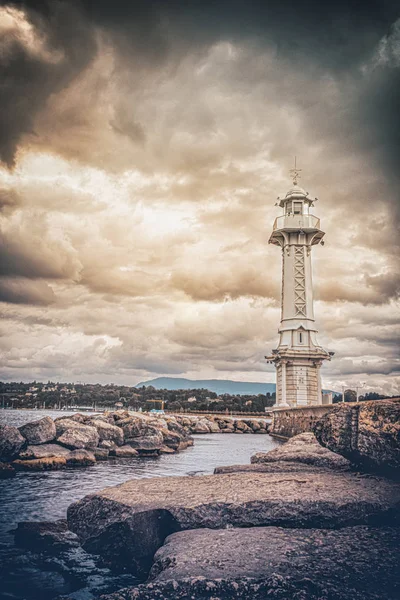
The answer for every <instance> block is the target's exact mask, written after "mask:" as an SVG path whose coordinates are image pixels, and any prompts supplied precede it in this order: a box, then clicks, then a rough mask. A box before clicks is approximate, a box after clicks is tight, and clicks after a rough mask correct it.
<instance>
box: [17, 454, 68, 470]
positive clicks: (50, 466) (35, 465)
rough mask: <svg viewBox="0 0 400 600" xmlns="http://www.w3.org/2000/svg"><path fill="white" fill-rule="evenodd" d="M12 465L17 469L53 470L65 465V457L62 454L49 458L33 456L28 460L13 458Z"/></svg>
mask: <svg viewBox="0 0 400 600" xmlns="http://www.w3.org/2000/svg"><path fill="white" fill-rule="evenodd" d="M12 466H13V467H14V468H15V469H17V471H55V470H56V469H63V468H64V467H66V466H67V459H66V458H65V457H63V456H51V457H49V458H34V459H30V460H21V459H17V460H14V461H13V463H12Z"/></svg>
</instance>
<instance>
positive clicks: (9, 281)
mask: <svg viewBox="0 0 400 600" xmlns="http://www.w3.org/2000/svg"><path fill="white" fill-rule="evenodd" d="M55 299H56V297H55V294H54V292H53V290H52V288H51V287H50V286H49V285H47V283H45V282H44V281H30V280H29V279H25V278H11V277H5V278H1V279H0V302H9V303H11V304H29V305H34V306H48V305H49V304H52V303H53V302H54V301H55Z"/></svg>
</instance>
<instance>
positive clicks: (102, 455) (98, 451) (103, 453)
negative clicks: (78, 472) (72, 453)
mask: <svg viewBox="0 0 400 600" xmlns="http://www.w3.org/2000/svg"><path fill="white" fill-rule="evenodd" d="M93 454H94V456H95V459H96V461H98V460H107V459H108V457H109V455H110V451H109V450H107V449H106V448H95V449H94V450H93Z"/></svg>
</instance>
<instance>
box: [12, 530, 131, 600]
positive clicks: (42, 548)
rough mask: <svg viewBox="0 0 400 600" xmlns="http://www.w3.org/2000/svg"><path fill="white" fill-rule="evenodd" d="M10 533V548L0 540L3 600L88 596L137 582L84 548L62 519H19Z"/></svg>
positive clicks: (74, 599) (88, 599) (83, 599)
mask: <svg viewBox="0 0 400 600" xmlns="http://www.w3.org/2000/svg"><path fill="white" fill-rule="evenodd" d="M14 535H15V540H16V546H15V547H14V548H12V549H10V548H8V547H7V546H5V545H3V544H1V543H0V560H1V565H2V569H1V570H0V590H4V592H5V595H4V598H5V599H7V600H9V599H10V600H11V599H14V598H19V599H24V600H53V599H54V598H56V597H57V598H69V599H71V600H91V599H92V598H98V597H99V596H100V595H102V594H105V593H110V592H113V591H116V590H118V589H120V588H122V587H126V586H128V585H129V586H133V585H135V584H137V583H138V580H137V579H136V578H135V577H133V576H132V575H131V574H129V573H113V572H111V571H110V570H109V569H107V568H106V567H104V565H102V564H101V562H100V561H99V559H98V557H96V556H93V555H90V554H88V553H87V552H85V551H84V550H83V549H82V548H81V547H80V545H79V543H78V541H77V537H76V536H75V535H74V534H73V533H72V532H71V531H69V530H68V528H67V524H66V521H65V520H61V521H55V522H26V523H20V524H19V526H18V528H17V530H16V531H15V532H14ZM6 590H7V592H6ZM1 597H2V598H3V596H1Z"/></svg>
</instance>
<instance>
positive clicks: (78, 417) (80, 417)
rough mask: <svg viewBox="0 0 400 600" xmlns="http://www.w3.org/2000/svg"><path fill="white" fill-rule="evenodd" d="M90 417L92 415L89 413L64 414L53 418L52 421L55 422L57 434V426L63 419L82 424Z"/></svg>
mask: <svg viewBox="0 0 400 600" xmlns="http://www.w3.org/2000/svg"><path fill="white" fill-rule="evenodd" d="M91 418H92V417H91V416H90V415H82V414H81V413H75V414H74V415H66V416H64V417H57V419H54V423H55V425H56V429H57V434H58V426H59V424H60V423H62V422H63V421H73V422H74V423H81V424H84V423H86V421H88V420H89V419H91ZM66 429H68V427H66Z"/></svg>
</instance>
